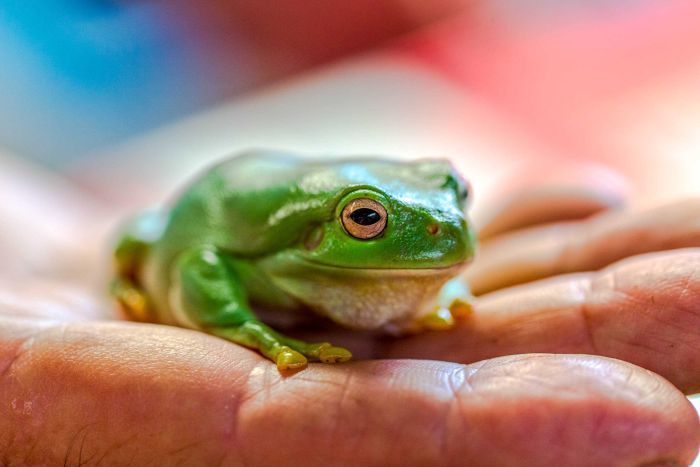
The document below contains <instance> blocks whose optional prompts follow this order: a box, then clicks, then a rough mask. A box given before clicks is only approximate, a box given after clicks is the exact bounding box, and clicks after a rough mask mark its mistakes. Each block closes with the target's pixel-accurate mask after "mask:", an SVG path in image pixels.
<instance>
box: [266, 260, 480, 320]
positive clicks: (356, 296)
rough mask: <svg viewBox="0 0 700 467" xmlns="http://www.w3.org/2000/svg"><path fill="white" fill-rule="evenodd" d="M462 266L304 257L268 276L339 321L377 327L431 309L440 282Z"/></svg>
mask: <svg viewBox="0 0 700 467" xmlns="http://www.w3.org/2000/svg"><path fill="white" fill-rule="evenodd" d="M465 265H466V262H460V263H457V264H454V265H452V266H448V267H444V268H401V269H360V268H344V267H337V266H330V265H327V264H321V263H317V262H312V261H308V260H304V261H299V262H295V264H294V265H289V264H288V265H287V267H284V268H282V270H277V271H275V272H274V273H273V278H272V280H273V281H274V282H275V284H276V285H277V286H278V287H280V288H281V289H283V290H285V291H286V292H287V293H289V294H290V295H292V296H294V297H295V298H296V299H298V300H299V301H301V302H302V303H304V304H305V305H307V306H308V307H310V308H312V309H313V310H315V311H316V312H318V313H320V314H322V315H324V316H327V317H329V318H331V319H332V320H334V321H336V322H338V323H340V324H342V325H343V326H347V327H350V328H355V329H379V328H383V327H387V326H391V327H395V326H401V324H402V323H406V322H409V321H411V319H413V318H415V317H416V316H420V315H421V314H423V313H425V312H426V311H427V310H428V309H429V308H432V307H433V306H434V305H435V300H436V297H437V295H438V293H439V292H440V289H441V288H442V286H443V285H444V284H445V283H446V282H447V281H448V280H450V279H451V278H453V277H454V276H456V275H457V274H458V273H459V272H460V271H461V270H462V268H463V267H464V266H465Z"/></svg>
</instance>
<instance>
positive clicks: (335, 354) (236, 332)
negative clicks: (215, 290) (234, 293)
mask: <svg viewBox="0 0 700 467" xmlns="http://www.w3.org/2000/svg"><path fill="white" fill-rule="evenodd" d="M210 331H211V332H212V334H215V335H217V336H220V337H223V338H226V339H228V340H230V341H233V342H236V343H238V344H242V345H245V346H246V347H251V348H255V349H258V350H260V352H261V353H262V354H263V355H265V356H266V357H267V358H269V359H270V360H272V361H273V362H275V363H276V364H277V368H278V369H279V370H294V369H299V368H304V367H305V366H306V365H307V363H308V360H309V359H318V360H319V361H321V362H323V363H341V362H347V361H348V360H350V359H351V358H352V353H351V352H350V351H349V350H347V349H345V348H343V347H337V346H334V345H332V344H330V343H328V342H321V343H317V344H309V343H306V342H304V341H301V340H298V339H292V338H291V337H287V336H284V335H282V334H279V333H278V332H276V331H274V330H273V329H272V328H270V327H269V326H267V325H266V324H264V323H262V322H260V321H258V320H250V321H246V322H245V323H243V324H241V325H240V326H235V327H225V328H215V329H211V330H210Z"/></svg>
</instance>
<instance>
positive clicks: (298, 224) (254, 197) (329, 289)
mask: <svg viewBox="0 0 700 467" xmlns="http://www.w3.org/2000/svg"><path fill="white" fill-rule="evenodd" d="M466 197H467V190H466V186H465V183H464V181H463V180H462V179H461V178H460V176H459V175H458V174H457V173H456V172H455V170H454V168H453V167H452V166H451V164H450V163H449V162H447V161H444V160H419V161H415V162H399V161H391V160H384V159H371V158H365V159H343V160H332V159H328V160H321V159H316V160H309V159H301V158H297V157H295V156H292V155H289V154H282V153H273V152H252V153H246V154H243V155H241V156H238V157H234V158H231V159H228V160H226V161H224V162H222V163H220V164H218V165H216V166H215V167H213V168H211V169H210V170H208V171H207V172H206V173H204V174H203V175H202V176H200V177H199V178H198V179H196V180H195V181H194V182H193V183H192V184H191V185H190V186H189V187H188V188H186V189H185V190H184V191H183V192H182V194H181V195H180V196H179V198H178V199H176V201H175V202H174V204H173V205H172V207H171V209H169V210H168V211H160V212H156V213H150V214H145V215H143V216H141V217H140V218H139V219H137V221H136V222H135V223H133V224H132V226H131V228H130V229H129V230H128V231H127V233H126V234H125V235H124V237H123V238H122V240H121V242H120V243H119V245H118V247H117V249H116V252H115V256H116V260H117V261H116V263H117V279H116V280H115V283H114V284H115V285H114V288H113V292H114V295H115V296H116V298H117V299H118V300H119V301H120V302H121V303H122V304H123V305H124V306H125V308H126V309H127V311H130V312H131V314H132V316H135V317H136V318H139V319H143V320H149V321H155V322H161V323H166V324H175V325H180V326H186V327H191V328H197V329H201V330H204V331H206V332H209V333H211V334H214V335H217V336H220V337H223V338H225V339H229V340H231V341H233V342H236V343H239V344H242V345H245V346H248V347H251V348H255V349H258V350H259V351H260V352H261V353H262V354H263V355H265V356H267V357H268V358H270V359H271V360H273V361H275V362H276V363H277V365H278V367H279V368H280V369H286V368H298V367H302V366H304V365H305V364H306V361H307V358H314V359H319V360H321V361H323V362H328V363H331V362H338V361H345V360H348V359H350V357H351V354H350V352H349V351H347V350H346V349H343V348H341V347H335V346H332V345H331V344H329V343H318V344H309V343H305V342H302V341H299V340H295V339H291V338H289V337H286V336H284V335H282V334H280V333H278V332H276V331H274V330H273V329H271V328H270V327H269V326H267V325H266V324H264V323H262V322H261V321H260V320H259V319H258V318H257V317H256V315H255V313H254V312H253V305H258V306H262V307H265V308H268V309H275V310H289V311H294V310H299V309H302V308H307V309H308V308H310V309H312V310H315V311H316V312H318V313H320V314H322V315H325V316H327V317H329V318H330V319H332V320H334V321H336V322H338V323H340V324H342V325H344V326H348V327H351V328H356V329H385V330H389V331H393V332H401V331H406V330H413V329H416V328H417V327H420V326H419V324H420V323H433V324H434V326H432V327H437V328H439V327H448V326H449V324H450V319H451V317H450V316H446V315H445V313H444V311H445V309H449V307H450V305H451V304H452V303H457V301H459V300H467V297H466V293H467V292H466V291H465V290H464V289H461V288H459V287H457V288H455V284H454V281H451V282H452V284H451V285H450V287H449V290H447V289H446V288H445V287H443V286H444V285H445V284H446V283H448V281H449V280H450V279H451V278H452V277H454V276H455V275H457V274H458V272H459V270H460V268H461V267H462V266H463V265H464V264H466V263H467V262H468V261H469V260H470V259H471V257H472V256H473V252H474V235H473V232H472V230H471V228H470V226H469V224H468V222H467V220H466V218H465V215H464V211H465V204H466ZM358 199H363V200H367V199H369V200H373V201H376V202H378V203H380V204H381V205H382V206H383V207H384V209H385V210H386V226H385V228H384V229H383V230H382V231H381V233H380V234H379V235H378V236H376V237H374V238H371V239H364V238H356V237H355V236H353V235H352V234H351V233H350V229H349V228H347V226H346V225H345V224H344V223H343V220H342V215H343V209H344V208H345V207H346V206H347V205H348V203H350V202H351V201H353V200H358ZM348 209H350V208H348ZM441 290H442V292H441ZM440 297H441V298H440ZM135 298H137V299H141V302H140V303H141V306H138V304H137V305H135V304H134V299H135ZM438 302H441V303H442V305H439V304H438ZM441 324H444V325H445V326H441ZM428 327H431V326H430V325H429V324H428Z"/></svg>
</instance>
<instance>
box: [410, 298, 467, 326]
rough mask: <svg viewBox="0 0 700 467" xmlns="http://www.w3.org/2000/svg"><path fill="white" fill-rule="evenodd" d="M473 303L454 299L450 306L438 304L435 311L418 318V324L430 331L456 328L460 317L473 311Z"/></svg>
mask: <svg viewBox="0 0 700 467" xmlns="http://www.w3.org/2000/svg"><path fill="white" fill-rule="evenodd" d="M471 309H472V307H471V304H470V303H468V302H465V301H463V300H459V299H457V300H454V301H453V302H452V304H451V305H450V306H449V307H444V306H440V305H438V306H436V307H435V309H434V310H433V311H431V312H430V313H428V314H426V315H424V316H422V317H420V318H419V319H418V326H419V327H420V328H421V329H425V330H429V331H446V330H449V329H452V328H454V327H455V326H456V325H457V321H458V320H459V319H460V318H463V317H466V316H468V315H469V314H470V313H471Z"/></svg>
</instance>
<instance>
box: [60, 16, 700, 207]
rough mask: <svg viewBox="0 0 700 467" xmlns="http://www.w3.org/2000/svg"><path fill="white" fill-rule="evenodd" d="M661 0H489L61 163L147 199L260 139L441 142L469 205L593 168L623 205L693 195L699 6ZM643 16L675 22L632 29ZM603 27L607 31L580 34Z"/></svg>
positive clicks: (336, 147)
mask: <svg viewBox="0 0 700 467" xmlns="http://www.w3.org/2000/svg"><path fill="white" fill-rule="evenodd" d="M500 3H501V4H502V3H503V2H500ZM675 4H676V7H675V9H674V8H671V7H669V4H666V5H662V4H660V3H658V2H644V5H646V6H639V5H638V6H637V9H636V10H632V11H627V14H626V15H621V14H620V12H619V11H617V10H619V8H618V9H617V10H616V11H617V13H616V14H610V15H602V16H600V15H599V16H595V15H593V16H591V15H590V14H589V16H585V21H583V20H581V18H580V17H577V16H575V15H570V14H567V15H563V16H560V17H557V18H556V21H553V20H552V19H551V18H549V19H548V20H546V19H542V18H541V17H540V16H538V15H533V16H532V17H534V18H537V21H534V20H533V21H534V23H535V24H537V25H539V26H538V27H535V26H533V23H532V22H530V23H524V24H520V25H519V26H518V27H515V26H513V18H512V17H511V16H509V15H507V14H502V13H499V12H500V11H501V9H502V5H501V7H498V8H497V6H498V5H499V2H496V3H495V4H494V7H493V8H492V9H488V8H482V9H481V10H476V11H475V12H474V13H473V14H470V15H468V16H466V17H460V18H457V19H455V20H450V21H447V22H445V23H442V24H438V25H436V26H433V27H431V28H427V29H425V30H424V31H422V32H420V33H416V34H413V35H412V36H409V37H407V38H406V39H404V40H401V41H398V42H395V43H394V44H393V45H392V46H391V47H388V48H385V49H384V50H381V51H377V52H373V53H371V54H365V55H363V56H360V57H357V58H354V59H351V60H345V61H343V62H341V63H338V64H335V65H331V66H327V67H324V68H323V69H321V70H316V71H314V72H310V73H306V74H302V75H299V76H297V77H295V78H293V79H289V80H287V81H285V82H284V83H282V84H278V85H275V86H273V87H268V88H266V89H264V90H261V91H258V92H256V93H253V94H251V95H248V96H246V97H245V98H238V99H234V100H231V101H228V102H224V103H222V104H219V105H217V106H214V107H212V108H211V109H209V110H207V111H204V112H201V113H198V114H195V115H193V116H191V117H188V118H186V119H184V120H182V121H180V122H177V123H175V124H172V125H168V126H165V127H163V128H161V129H159V130H157V131H154V132H151V133H148V134H146V135H144V136H142V137H138V138H135V139H132V140H130V141H128V142H126V143H124V144H121V145H119V146H116V147H114V148H111V149H109V150H107V151H103V152H101V153H99V154H98V155H96V156H95V157H94V158H92V159H89V160H86V161H83V162H80V163H78V164H75V165H74V166H73V167H72V170H71V174H72V176H73V177H75V178H76V179H77V180H78V181H79V182H80V183H81V184H83V185H85V186H87V187H89V188H90V189H91V190H93V191H94V192H95V193H97V194H98V195H99V196H104V197H106V198H108V199H110V200H112V201H117V202H118V203H119V204H122V205H126V206H138V205H142V204H143V202H144V201H148V202H154V203H155V202H159V201H162V200H163V199H164V198H165V197H166V196H167V195H168V194H169V193H171V192H172V191H173V190H174V189H175V187H177V186H178V185H179V184H180V183H182V182H183V181H184V180H186V179H187V178H189V177H191V176H192V174H193V173H194V172H196V171H197V170H200V169H201V168H203V167H204V166H206V165H208V164H210V163H212V162H213V161H216V160H218V159H220V158H222V157H225V156H227V155H231V154H233V153H235V152H236V151H239V150H243V149H248V148H255V147H263V148H268V147H271V148H279V149H287V150H290V151H301V152H304V153H309V154H329V155H352V154H380V155H395V156H398V157H404V158H414V157H425V156H441V157H448V158H450V159H452V160H453V161H454V162H455V163H456V164H457V165H458V166H459V168H460V169H461V171H462V172H463V173H464V175H465V176H466V177H467V178H468V179H469V180H470V181H471V183H472V184H473V185H474V192H475V193H476V195H475V196H476V206H475V207H474V210H475V211H476V212H477V214H478V213H479V212H480V211H481V210H482V209H484V206H486V205H488V204H490V203H492V202H493V200H494V199H495V198H497V197H498V196H500V195H502V194H503V192H509V191H515V190H517V189H519V188H521V187H522V186H523V185H528V184H530V185H537V184H538V183H554V184H556V183H558V184H573V185H577V184H578V185H591V184H596V183H598V184H601V185H605V186H606V187H607V188H609V189H610V190H611V191H615V192H619V193H621V194H623V195H624V196H626V197H627V199H628V203H629V204H631V205H633V206H642V205H654V204H662V203H664V202H668V201H670V200H673V199H677V198H683V197H688V196H694V195H698V193H699V192H700V185H698V183H697V179H698V176H700V156H699V154H700V129H698V126H697V123H696V122H697V121H698V117H700V88H699V87H698V86H697V83H698V82H700V46H698V47H695V46H693V45H692V44H690V45H689V44H688V43H687V40H689V39H691V38H693V37H698V38H700V30H697V31H696V30H695V29H694V28H693V27H691V24H690V22H688V21H686V19H685V17H686V15H687V14H688V11H690V10H692V11H694V12H699V13H700V7H693V6H692V5H691V6H687V5H686V4H683V2H675ZM640 5H641V4H640ZM499 8H501V9H499ZM686 10H688V11H686ZM507 11H510V10H507ZM566 11H567V12H569V13H570V10H566ZM574 11H575V10H574ZM604 11H605V12H608V11H609V10H604ZM589 13H590V11H589ZM631 13H632V14H631ZM634 14H636V16H634ZM493 15H497V16H493ZM498 15H500V16H498ZM656 17H658V18H660V21H661V20H663V21H668V22H670V21H671V20H673V19H674V18H675V19H677V24H676V27H673V24H671V23H668V24H665V23H662V24H661V25H659V26H657V27H656V28H655V30H653V31H650V32H649V36H648V37H647V36H644V35H642V36H639V33H640V32H642V31H643V30H646V29H648V25H649V24H650V22H653V20H654V18H656ZM485 18H487V19H488V21H486V19H485ZM506 26H507V27H508V29H507V33H504V32H503V29H502V28H504V27H506ZM615 27H618V28H619V30H620V31H618V32H619V34H622V35H623V37H621V38H620V40H619V44H616V43H608V42H606V40H607V39H606V37H605V36H604V37H603V38H602V39H601V38H600V37H597V38H594V37H592V38H591V40H590V41H589V40H587V38H589V37H591V36H592V35H594V34H596V33H600V34H604V33H605V31H607V32H608V33H610V31H613V30H614V28H615ZM557 41H566V46H563V45H562V44H560V43H559V42H557ZM601 41H603V42H601ZM699 43H700V42H699ZM475 44H476V45H475ZM601 44H603V45H605V49H601ZM674 44H680V45H679V46H678V47H676V48H675V49H674V50H673V54H674V56H673V57H671V58H668V57H667V55H666V50H667V49H670V48H673V47H674ZM695 49H698V50H697V51H696V50H695ZM567 50H571V51H572V53H574V54H576V55H577V56H576V57H571V56H570V55H569V54H568V53H564V52H565V51H567ZM489 54H490V55H489ZM472 55H473V56H472ZM491 55H492V56H491ZM480 58H484V60H480ZM664 63H665V64H667V65H668V69H663V68H659V69H657V68H656V67H657V65H658V66H661V65H663V64H664ZM528 64H529V65H530V68H525V66H527V65H528ZM574 66H578V67H579V68H581V69H580V70H571V69H570V67H574ZM558 67H559V68H558ZM561 67H565V68H564V69H561ZM628 69H632V70H633V71H635V70H636V72H635V73H633V72H631V71H629V70H628ZM581 73H584V74H585V76H581Z"/></svg>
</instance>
